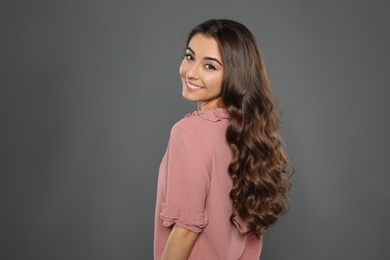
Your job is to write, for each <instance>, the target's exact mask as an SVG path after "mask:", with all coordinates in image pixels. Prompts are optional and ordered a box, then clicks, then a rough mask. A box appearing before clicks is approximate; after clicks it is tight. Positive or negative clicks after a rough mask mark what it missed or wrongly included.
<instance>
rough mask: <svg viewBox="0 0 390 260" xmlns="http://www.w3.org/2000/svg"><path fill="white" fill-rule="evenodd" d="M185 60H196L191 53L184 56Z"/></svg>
mask: <svg viewBox="0 0 390 260" xmlns="http://www.w3.org/2000/svg"><path fill="white" fill-rule="evenodd" d="M184 59H186V60H189V61H194V60H195V58H194V56H192V54H190V53H186V54H184Z"/></svg>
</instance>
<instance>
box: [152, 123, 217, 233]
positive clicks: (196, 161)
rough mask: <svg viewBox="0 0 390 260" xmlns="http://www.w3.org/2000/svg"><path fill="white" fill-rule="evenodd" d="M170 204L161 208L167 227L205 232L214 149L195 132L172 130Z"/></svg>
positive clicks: (168, 160)
mask: <svg viewBox="0 0 390 260" xmlns="http://www.w3.org/2000/svg"><path fill="white" fill-rule="evenodd" d="M166 156H167V157H166V169H165V170H166V172H167V178H166V186H165V187H166V191H165V194H166V197H165V198H166V201H165V202H163V203H162V205H161V212H160V217H161V218H162V219H163V225H164V226H166V227H169V226H171V225H173V224H176V225H177V226H179V227H182V228H185V229H187V230H191V231H193V232H197V233H199V232H201V230H202V228H203V227H205V226H206V225H207V223H208V217H207V212H206V211H205V201H206V197H207V194H208V190H209V186H210V169H211V155H210V150H209V149H208V147H207V146H206V145H205V143H204V142H202V140H201V139H200V137H199V134H197V133H195V131H193V130H192V129H188V128H186V127H184V126H182V125H180V124H179V125H178V124H177V125H175V126H174V127H173V128H172V131H171V136H170V139H169V144H168V149H167V153H166Z"/></svg>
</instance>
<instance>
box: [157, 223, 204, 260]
mask: <svg viewBox="0 0 390 260" xmlns="http://www.w3.org/2000/svg"><path fill="white" fill-rule="evenodd" d="M198 235H199V233H195V232H192V231H190V230H187V229H184V228H181V227H178V226H176V225H174V226H173V229H172V231H171V233H170V235H169V237H168V240H167V243H166V244H165V248H164V252H163V254H162V257H161V260H185V259H188V257H189V255H190V253H191V250H192V247H193V245H194V243H195V240H196V238H197V237H198Z"/></svg>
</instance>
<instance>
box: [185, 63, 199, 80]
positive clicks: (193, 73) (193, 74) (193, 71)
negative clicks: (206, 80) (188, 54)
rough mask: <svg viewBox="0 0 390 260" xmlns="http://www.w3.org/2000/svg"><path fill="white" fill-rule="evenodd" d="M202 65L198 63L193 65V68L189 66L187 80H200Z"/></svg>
mask: <svg viewBox="0 0 390 260" xmlns="http://www.w3.org/2000/svg"><path fill="white" fill-rule="evenodd" d="M199 69H200V64H198V63H193V64H192V66H189V68H188V70H187V73H186V75H187V78H188V79H198V78H199V74H200V71H199Z"/></svg>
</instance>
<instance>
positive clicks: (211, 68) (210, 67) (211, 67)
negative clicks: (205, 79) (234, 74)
mask: <svg viewBox="0 0 390 260" xmlns="http://www.w3.org/2000/svg"><path fill="white" fill-rule="evenodd" d="M205 67H206V69H209V70H216V68H215V67H214V66H213V65H211V64H206V65H205Z"/></svg>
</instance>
